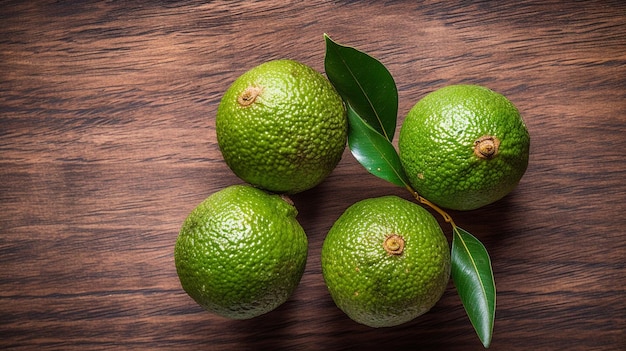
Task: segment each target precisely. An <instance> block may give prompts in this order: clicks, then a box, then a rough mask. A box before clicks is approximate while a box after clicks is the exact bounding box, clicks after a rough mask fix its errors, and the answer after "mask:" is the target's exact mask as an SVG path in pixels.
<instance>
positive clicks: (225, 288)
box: [174, 185, 307, 319]
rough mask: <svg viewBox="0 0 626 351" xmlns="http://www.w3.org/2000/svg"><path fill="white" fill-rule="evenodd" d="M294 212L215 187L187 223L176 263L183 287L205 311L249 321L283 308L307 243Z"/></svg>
mask: <svg viewBox="0 0 626 351" xmlns="http://www.w3.org/2000/svg"><path fill="white" fill-rule="evenodd" d="M296 214H297V211H296V209H295V207H294V206H293V205H292V204H291V203H289V202H286V200H285V199H284V198H282V197H281V196H279V195H273V194H268V193H266V192H265V191H263V190H260V189H257V188H253V187H251V186H249V185H233V186H230V187H228V188H225V189H223V190H220V191H218V192H216V193H214V194H212V195H211V196H209V197H208V198H207V199H206V200H204V201H203V202H202V203H200V205H198V207H196V208H195V209H194V210H193V211H192V212H191V213H190V214H189V216H188V217H187V219H185V221H184V223H183V226H182V228H181V230H180V234H179V235H178V239H177V240H176V246H175V248H174V259H175V263H176V272H177V273H178V277H179V279H180V282H181V285H182V287H183V289H184V290H185V291H186V292H187V294H189V296H191V297H192V298H193V299H194V300H195V301H196V302H197V303H198V304H200V305H201V306H202V307H204V308H205V309H207V310H209V311H211V312H213V313H215V314H218V315H221V316H224V317H228V318H233V319H248V318H252V317H256V316H259V315H261V314H264V313H267V312H269V311H271V310H273V309H275V308H276V307H278V306H280V305H281V304H282V303H284V302H285V301H286V300H287V299H288V298H289V296H290V295H291V294H292V293H293V291H294V290H295V289H296V286H297V285H298V283H299V282H300V278H301V277H302V274H303V272H304V267H305V263H306V258H307V238H306V235H305V233H304V230H303V229H302V227H301V226H300V224H299V223H298V222H297V221H296Z"/></svg>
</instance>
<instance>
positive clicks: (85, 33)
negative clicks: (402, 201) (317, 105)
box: [0, 1, 626, 350]
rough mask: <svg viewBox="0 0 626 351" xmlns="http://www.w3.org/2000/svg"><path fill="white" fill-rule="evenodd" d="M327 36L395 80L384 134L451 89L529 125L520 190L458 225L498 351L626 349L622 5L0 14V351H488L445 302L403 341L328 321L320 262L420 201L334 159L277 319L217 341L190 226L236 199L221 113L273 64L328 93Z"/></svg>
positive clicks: (305, 199) (215, 7) (231, 327)
mask: <svg viewBox="0 0 626 351" xmlns="http://www.w3.org/2000/svg"><path fill="white" fill-rule="evenodd" d="M323 33H328V34H329V35H330V36H331V37H332V38H333V39H334V40H336V41H338V42H339V43H342V44H345V45H350V46H354V47H357V48H359V49H360V50H362V51H365V52H368V53H369V54H371V55H373V56H375V57H377V58H378V59H379V60H381V61H382V62H383V63H384V64H385V65H386V66H387V67H388V68H389V70H390V72H391V73H392V75H393V76H394V78H395V80H396V83H397V85H398V90H399V97H400V106H399V115H400V116H399V119H398V125H400V123H401V122H402V120H403V116H404V115H405V114H406V113H407V112H408V110H409V109H410V108H411V106H412V105H413V104H414V103H415V102H417V101H418V100H419V99H420V98H421V97H423V96H424V95H425V94H427V93H428V92H430V91H433V90H435V89H437V88H439V87H442V86H444V85H448V84H454V83H476V84H482V85H485V86H487V87H490V88H492V89H494V90H496V91H499V92H501V93H503V94H504V95H506V96H507V97H508V98H509V99H511V100H512V101H513V102H514V103H515V104H516V105H517V106H518V108H519V109H520V110H521V111H522V114H523V116H524V118H525V120H526V122H527V125H528V128H529V130H530V134H531V137H532V147H531V157H530V165H529V168H528V172H527V173H526V175H525V176H524V178H523V180H522V181H521V183H520V185H519V186H518V188H517V189H516V190H515V191H514V192H513V193H512V194H510V195H509V196H507V197H506V198H505V199H503V200H501V201H500V202H498V203H496V204H493V205H490V206H487V207H485V208H482V209H480V210H476V211H472V212H452V215H453V218H454V219H455V221H456V223H457V224H459V225H460V226H461V227H463V228H465V229H467V230H469V231H470V232H472V233H474V234H475V235H476V236H477V237H478V238H479V239H480V240H481V241H482V242H483V243H484V244H485V245H486V247H487V249H488V251H489V252H490V254H491V258H492V262H493V268H494V274H495V278H496V285H497V289H498V297H497V312H496V322H495V329H494V337H493V343H492V347H491V349H493V350H624V349H625V345H626V341H625V330H626V288H625V283H626V274H625V272H626V264H625V257H626V244H625V241H626V235H625V229H624V228H625V224H626V223H625V221H624V210H625V205H624V204H625V202H626V196H625V194H626V180H625V178H626V164H625V156H626V142H625V139H626V138H625V136H626V134H625V132H626V5H625V4H624V2H622V1H583V2H566V1H533V2H519V1H493V2H491V1H480V2H472V1H445V2H444V1H442V2H433V1H424V2H422V1H419V2H418V1H359V2H355V1H320V2H307V1H259V2H252V1H227V2H222V1H207V2H199V1H119V2H112V1H65V2H63V1H48V2H44V1H0V231H1V233H0V348H6V349H11V350H31V349H38V350H100V349H101V350H105V349H106V350H110V349H150V350H159V349H162V350H174V349H194V350H260V349H266V350H282V349H284V350H381V349H389V350H391V349H395V350H416V349H433V350H480V349H482V346H481V344H480V342H479V341H478V339H477V337H476V336H475V334H474V331H473V329H472V327H471V325H470V323H469V321H468V319H467V317H466V315H465V312H464V310H463V307H462V305H461V303H460V301H459V298H458V296H457V294H456V291H455V290H454V286H453V285H452V283H450V285H449V288H448V290H447V291H446V293H445V295H444V296H443V298H442V299H441V301H440V302H439V303H438V304H437V305H436V306H435V307H434V308H433V309H432V310H431V311H430V312H429V313H428V314H426V315H424V316H422V317H420V318H418V319H416V320H414V321H413V322H410V323H407V324H405V325H402V326H399V327H395V328H386V329H371V328H368V327H365V326H361V325H358V324H356V323H354V322H352V321H351V320H349V319H348V318H347V317H346V316H345V315H344V314H343V313H342V312H341V311H340V310H339V309H337V308H336V307H335V306H334V304H333V302H332V300H331V299H330V296H329V295H328V293H327V291H326V288H325V285H324V283H323V280H322V275H321V269H320V259H319V256H320V249H321V245H322V242H323V239H324V236H325V234H326V232H327V231H328V229H329V228H330V226H331V225H332V223H333V221H334V220H335V219H336V218H337V217H338V216H339V215H340V214H341V213H342V211H343V210H344V209H346V208H347V207H348V206H349V205H351V204H352V203H354V202H356V201H358V200H361V199H364V198H368V197H375V196H381V195H387V194H396V195H399V196H402V197H405V198H407V199H409V198H410V196H409V194H408V193H407V192H405V191H404V190H403V189H401V188H397V187H394V186H392V185H390V184H387V183H386V182H385V181H383V180H380V179H378V178H376V177H374V176H371V175H369V174H368V173H367V172H366V171H365V170H364V169H363V168H362V167H361V166H360V165H359V164H358V163H357V162H356V161H355V160H354V158H353V157H352V155H351V154H350V152H349V151H348V150H346V152H345V154H344V157H343V159H342V161H341V163H340V164H339V166H338V167H337V168H336V170H335V171H334V172H333V173H332V175H331V176H330V177H329V178H328V179H327V180H326V181H325V182H324V183H323V184H322V185H320V186H319V187H317V188H315V189H313V190H310V191H307V192H305V193H302V194H299V195H296V196H294V197H293V200H294V201H295V203H296V206H297V207H298V209H299V211H300V214H299V216H298V218H299V220H300V222H301V223H302V225H303V227H304V228H305V230H306V232H307V234H308V236H309V246H310V250H309V260H308V263H307V267H306V271H305V274H304V277H303V279H302V282H301V285H300V286H299V288H298V289H297V291H296V292H295V294H294V295H293V297H292V298H291V299H290V300H289V301H288V302H287V303H286V304H284V305H283V306H281V307H280V308H279V309H277V310H275V311H273V312H272V313H269V314H267V315H264V316H262V317H259V318H257V319H253V320H248V321H230V320H226V319H223V318H220V317H217V316H214V315H211V314H210V313H208V312H205V311H203V310H202V309H201V308H200V307H199V306H198V305H196V304H195V303H194V302H193V301H192V300H191V299H190V298H189V297H188V296H187V295H186V294H185V293H184V292H183V290H182V288H181V287H180V285H179V282H178V278H177V276H176V272H175V268H174V262H173V246H174V242H175V240H176V236H177V234H178V230H179V228H180V225H181V224H182V221H183V220H184V218H185V217H186V215H187V214H188V213H189V211H191V209H192V208H193V207H195V206H196V205H197V204H198V203H199V202H200V201H201V200H203V199H204V198H205V197H206V196H208V195H209V194H211V193H213V192H215V191H218V190H220V189H222V188H224V187H226V186H228V185H231V184H239V183H241V181H240V180H239V179H238V178H236V177H235V176H234V175H233V173H232V172H231V171H230V170H229V169H228V168H227V166H226V165H225V163H224V162H223V160H222V158H221V154H220V152H219V150H218V146H217V144H216V136H215V125H214V124H215V123H214V122H215V113H216V109H217V106H218V103H219V100H220V97H221V95H222V93H223V92H224V91H225V90H226V89H227V88H228V86H229V85H230V83H231V82H232V81H233V80H234V79H235V78H236V77H238V76H239V75H240V74H241V73H243V72H244V71H246V70H248V69H249V68H251V67H253V66H256V65H257V64H260V63H262V62H264V61H267V60H271V59H278V58H291V59H296V60H299V61H301V62H303V63H306V64H308V65H310V66H312V67H314V68H315V69H317V70H319V71H323V59H324V41H323V36H322V34H323ZM442 225H443V228H444V232H445V233H446V235H447V236H448V238H450V234H451V230H450V227H449V226H447V225H445V224H443V223H442Z"/></svg>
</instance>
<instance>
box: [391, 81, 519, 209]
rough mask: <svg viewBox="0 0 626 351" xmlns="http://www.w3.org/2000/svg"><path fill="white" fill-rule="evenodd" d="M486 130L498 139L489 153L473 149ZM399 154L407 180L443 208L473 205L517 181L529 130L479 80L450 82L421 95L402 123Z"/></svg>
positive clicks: (508, 189)
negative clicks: (485, 155) (495, 149)
mask: <svg viewBox="0 0 626 351" xmlns="http://www.w3.org/2000/svg"><path fill="white" fill-rule="evenodd" d="M485 135H489V136H494V137H496V138H498V140H499V141H500V145H499V149H498V150H499V151H498V153H497V155H496V156H495V157H493V158H492V159H485V158H480V157H478V156H477V155H476V154H475V153H474V149H473V147H474V142H475V141H476V140H478V139H479V138H481V137H483V136H485ZM398 149H399V155H400V160H401V162H402V165H403V167H404V169H405V171H406V174H407V176H408V178H409V181H410V183H411V186H412V187H413V188H414V189H415V190H416V191H417V192H418V193H419V194H420V195H421V196H423V197H424V198H426V199H428V200H429V201H431V202H433V203H435V204H437V205H439V206H441V207H445V208H448V209H453V210H462V211H468V210H474V209H477V208H480V207H483V206H486V205H488V204H491V203H493V202H495V201H498V200H500V199H501V198H503V197H504V196H506V195H507V194H508V193H510V192H511V191H513V189H514V188H515V187H516V186H517V185H518V183H519V181H520V180H521V178H522V176H523V175H524V173H525V172H526V169H527V167H528V160H529V149H530V136H529V134H528V130H527V128H526V125H525V123H524V121H523V120H522V118H521V116H520V113H519V111H518V110H517V108H516V107H515V106H514V105H513V104H512V103H511V102H510V101H509V100H508V99H507V98H506V97H504V96H503V95H501V94H498V93H496V92H494V91H492V90H490V89H488V88H485V87H482V86H478V85H464V84H459V85H449V86H446V87H443V88H441V89H438V90H436V91H434V92H431V93H430V94H428V95H426V96H425V97H424V98H423V99H421V100H420V101H419V102H418V103H417V104H415V106H413V108H412V109H411V110H410V111H409V113H408V114H407V116H406V118H405V119H404V121H403V123H402V128H401V129H400V136H399V140H398Z"/></svg>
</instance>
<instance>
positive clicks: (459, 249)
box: [452, 226, 496, 348]
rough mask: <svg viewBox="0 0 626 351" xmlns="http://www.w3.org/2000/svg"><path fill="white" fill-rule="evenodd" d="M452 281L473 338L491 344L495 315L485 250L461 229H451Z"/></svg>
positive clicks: (494, 302) (488, 264) (494, 296)
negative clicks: (473, 330) (474, 333)
mask: <svg viewBox="0 0 626 351" xmlns="http://www.w3.org/2000/svg"><path fill="white" fill-rule="evenodd" d="M452 280H453V281H454V285H455V286H456V290H457V292H458V293H459V297H460V298H461V302H462V303H463V307H465V311H466V312H467V316H468V317H469V319H470V321H471V322H472V325H473V326H474V329H475V330H476V334H478V337H479V338H480V341H481V342H482V343H483V345H484V346H485V348H487V347H489V344H491V336H492V333H493V323H494V319H495V313H496V285H495V281H494V278H493V271H492V269H491V260H490V259H489V254H488V253H487V249H485V246H484V245H483V244H482V243H481V242H480V241H479V240H478V239H477V238H476V237H474V236H473V235H472V234H470V233H468V232H467V231H465V230H464V229H461V228H459V227H456V226H455V227H454V235H453V237H452Z"/></svg>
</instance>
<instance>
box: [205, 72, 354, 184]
mask: <svg viewBox="0 0 626 351" xmlns="http://www.w3.org/2000/svg"><path fill="white" fill-rule="evenodd" d="M347 130H348V122H347V117H346V111H345V107H344V105H343V101H342V100H341V97H340V96H339V94H338V93H337V92H336V90H335V89H334V87H333V86H332V85H331V84H330V82H329V81H328V80H327V79H326V78H325V77H324V76H323V75H321V74H320V73H319V72H317V71H315V70H313V69H312V68H310V67H308V66H306V65H304V64H301V63H299V62H296V61H293V60H276V61H269V62H266V63H263V64H261V65H259V66H256V67H255V68H252V69H251V70H249V71H248V72H246V73H244V74H243V75H241V76H240V77H239V78H237V80H235V82H234V83H233V84H232V85H231V87H230V88H229V89H228V90H227V91H226V93H225V94H224V96H223V97H222V100H221V102H220V105H219V107H218V110H217V117H216V133H217V140H218V144H219V147H220V150H221V152H222V155H223V157H224V159H225V161H226V163H227V164H228V166H229V167H230V168H231V169H232V170H233V172H234V173H235V174H236V175H237V176H238V177H240V178H241V179H243V180H244V181H246V182H248V183H250V184H252V185H255V186H258V187H261V188H264V189H267V190H270V191H274V192H284V193H297V192H301V191H304V190H307V189H310V188H312V187H314V186H316V185H317V184H319V183H320V182H322V180H324V178H326V176H328V175H329V174H330V173H331V171H332V170H333V169H334V168H335V166H336V165H337V163H338V162H339V161H340V159H341V156H342V154H343V151H344V149H345V145H346V139H347Z"/></svg>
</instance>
